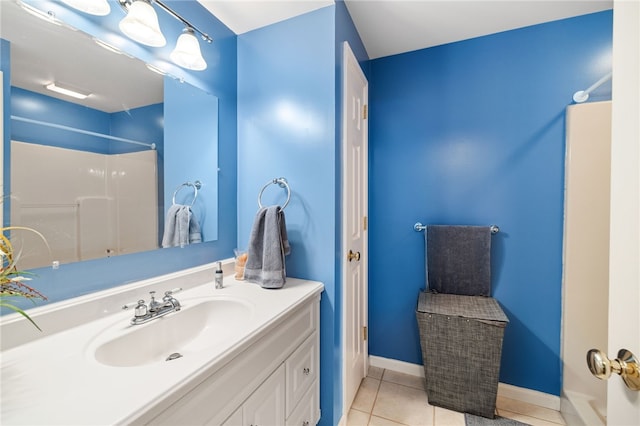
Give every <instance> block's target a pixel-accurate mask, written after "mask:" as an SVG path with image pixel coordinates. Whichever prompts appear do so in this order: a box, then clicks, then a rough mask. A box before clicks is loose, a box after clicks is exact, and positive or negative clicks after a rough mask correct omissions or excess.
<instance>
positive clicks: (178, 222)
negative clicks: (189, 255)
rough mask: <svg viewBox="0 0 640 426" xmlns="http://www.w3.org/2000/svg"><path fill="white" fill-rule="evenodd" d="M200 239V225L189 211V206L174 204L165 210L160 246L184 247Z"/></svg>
mask: <svg viewBox="0 0 640 426" xmlns="http://www.w3.org/2000/svg"><path fill="white" fill-rule="evenodd" d="M201 241H202V237H201V234H200V225H199V224H198V222H197V220H196V219H195V217H194V216H193V214H192V212H191V207H189V206H184V205H182V204H174V205H172V206H171V207H169V210H167V217H166V219H165V225H164V235H163V237H162V247H165V248H166V247H184V246H186V245H188V244H190V243H199V242H201Z"/></svg>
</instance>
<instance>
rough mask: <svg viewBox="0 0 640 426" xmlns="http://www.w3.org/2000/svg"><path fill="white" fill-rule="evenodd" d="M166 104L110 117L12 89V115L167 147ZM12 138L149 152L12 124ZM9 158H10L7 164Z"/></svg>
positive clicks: (95, 149)
mask: <svg viewBox="0 0 640 426" xmlns="http://www.w3.org/2000/svg"><path fill="white" fill-rule="evenodd" d="M162 109H163V108H162V104H156V105H149V106H146V107H141V108H135V109H132V110H129V111H127V112H121V113H113V114H109V113H106V112H102V111H99V110H96V109H92V108H87V107H84V106H81V105H78V104H75V103H72V102H66V101H63V100H60V99H57V98H53V97H51V96H45V95H42V94H39V93H35V92H31V91H29V90H24V89H20V88H18V87H11V115H15V116H18V117H22V118H27V119H31V120H38V121H44V122H48V123H53V124H58V125H62V126H68V127H73V128H77V129H81V130H87V131H90V132H96V133H101V134H105V135H111V136H117V137H121V138H128V139H133V140H138V141H144V142H149V143H151V142H154V143H156V144H157V146H158V149H159V150H162V146H163V128H162ZM10 128H11V138H12V139H13V140H17V141H21V142H30V143H37V144H40V145H48V146H56V147H60V148H68V149H75V150H78V151H87V152H95V153H98V154H120V153H124V152H134V151H139V150H141V149H148V148H145V147H141V146H139V145H131V144H127V143H123V142H118V141H110V140H108V139H104V138H100V137H95V136H88V135H83V134H80V133H73V132H69V131H66V130H59V129H55V128H51V127H45V126H40V125H35V124H31V123H25V122H21V121H17V120H12V121H11V125H10ZM8 159H9V158H8V157H7V159H6V160H8Z"/></svg>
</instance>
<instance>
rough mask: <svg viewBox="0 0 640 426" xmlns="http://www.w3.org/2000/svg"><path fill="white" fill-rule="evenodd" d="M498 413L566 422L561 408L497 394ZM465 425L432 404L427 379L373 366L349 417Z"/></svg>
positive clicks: (381, 424) (416, 425)
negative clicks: (428, 395) (426, 384)
mask: <svg viewBox="0 0 640 426" xmlns="http://www.w3.org/2000/svg"><path fill="white" fill-rule="evenodd" d="M496 405H497V411H498V415H499V416H502V417H508V418H511V419H514V420H518V421H520V422H523V423H528V424H530V425H532V426H558V425H564V424H565V422H564V420H563V418H562V416H561V415H560V413H559V412H558V411H555V410H551V409H548V408H543V407H538V406H536V405H531V404H526V403H523V402H520V401H516V400H513V399H509V398H504V397H500V396H498V400H497V404H496ZM396 425H408V426H464V414H462V413H458V412H456V411H450V410H446V409H444V408H441V407H434V406H432V405H429V403H428V401H427V393H426V391H425V384H424V379H423V378H421V377H417V376H411V375H408V374H404V373H399V372H396V371H392V370H384V369H382V368H377V367H370V368H369V375H368V376H367V377H365V378H364V380H363V381H362V384H361V385H360V389H359V390H358V393H357V394H356V397H355V399H354V401H353V404H352V405H351V409H350V410H349V414H348V416H347V426H396Z"/></svg>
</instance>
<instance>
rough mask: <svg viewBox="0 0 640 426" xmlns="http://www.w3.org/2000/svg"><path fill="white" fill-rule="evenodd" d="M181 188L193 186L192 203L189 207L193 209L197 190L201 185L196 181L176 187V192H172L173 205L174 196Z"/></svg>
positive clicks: (174, 202) (174, 201)
mask: <svg viewBox="0 0 640 426" xmlns="http://www.w3.org/2000/svg"><path fill="white" fill-rule="evenodd" d="M183 186H193V201H192V202H191V204H190V205H189V206H190V207H193V204H194V203H195V202H196V198H198V189H200V188H202V183H201V182H200V181H199V180H197V181H195V182H193V183H191V182H185V183H183V184H182V185H180V186H178V187H177V188H176V190H175V191H173V198H172V201H173V204H174V205H175V204H176V194H177V193H178V191H180V190H181V189H182V187H183Z"/></svg>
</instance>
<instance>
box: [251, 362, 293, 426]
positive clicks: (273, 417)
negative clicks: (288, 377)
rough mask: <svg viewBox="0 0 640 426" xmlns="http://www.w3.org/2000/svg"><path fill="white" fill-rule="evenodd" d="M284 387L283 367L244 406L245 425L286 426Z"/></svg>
mask: <svg viewBox="0 0 640 426" xmlns="http://www.w3.org/2000/svg"><path fill="white" fill-rule="evenodd" d="M284 386H285V381H284V365H281V366H280V367H279V368H278V369H277V370H276V371H275V372H274V373H273V374H272V375H271V376H269V378H268V379H267V380H265V382H264V383H263V384H261V385H260V387H259V388H258V389H256V391H255V392H254V393H253V394H252V395H251V396H250V397H249V399H247V400H246V401H245V403H244V404H243V405H242V418H243V425H244V426H272V425H284V424H285V417H284Z"/></svg>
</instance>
